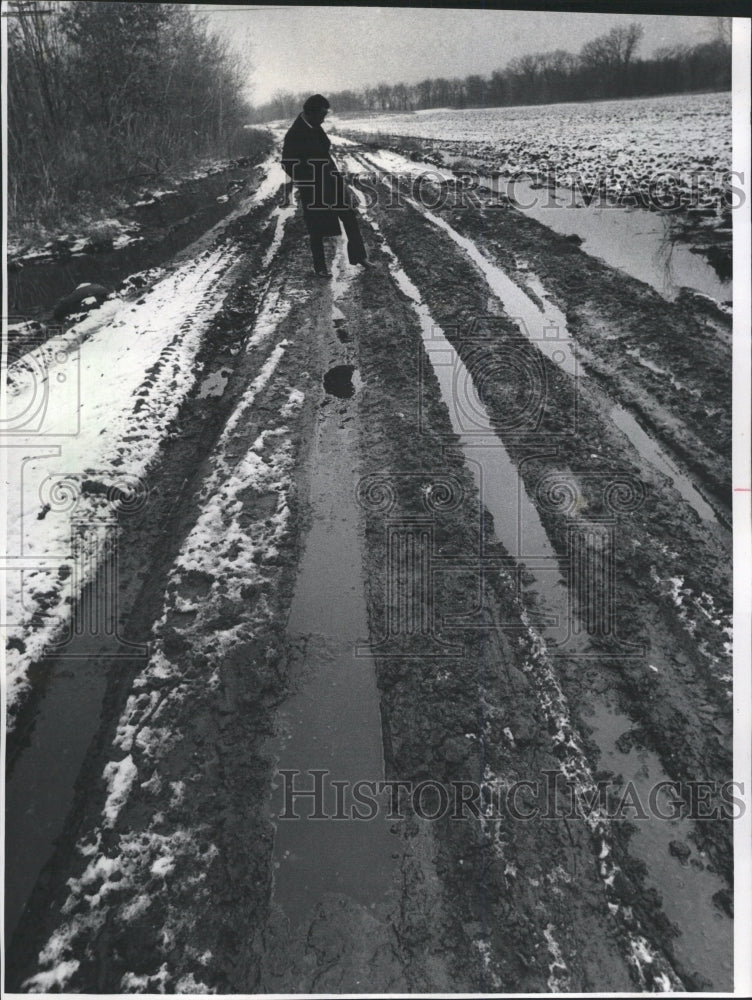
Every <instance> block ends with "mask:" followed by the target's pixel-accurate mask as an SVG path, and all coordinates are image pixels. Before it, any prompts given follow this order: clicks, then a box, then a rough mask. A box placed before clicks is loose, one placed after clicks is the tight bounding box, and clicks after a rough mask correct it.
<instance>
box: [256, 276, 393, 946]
mask: <svg viewBox="0 0 752 1000" xmlns="http://www.w3.org/2000/svg"><path fill="white" fill-rule="evenodd" d="M334 288H335V289H336V288H337V283H336V282H335V283H334ZM335 294H336V293H335ZM336 314H337V313H336V312H335V315H336ZM333 337H334V331H333V330H332V338H333ZM332 342H333V343H335V344H336V343H337V341H336V340H334V339H333V341H332ZM332 373H334V375H333V374H332ZM354 375H355V376H357V372H354V369H353V366H352V365H340V366H337V367H335V368H333V369H331V370H330V371H329V372H327V376H326V377H325V379H324V383H325V388H326V390H327V392H332V391H333V390H334V389H336V390H337V392H336V393H335V396H338V397H339V398H340V399H347V398H349V397H351V396H352V395H353V394H354V392H355V391H356V389H357V379H354V378H353V376H354ZM327 378H328V379H329V382H328V383H327ZM347 405H348V404H347V403H340V402H339V401H337V400H336V399H332V400H331V401H330V402H329V404H328V405H325V406H323V407H322V408H321V409H320V417H319V422H318V426H317V428H316V440H315V445H314V450H313V455H312V458H311V465H310V468H311V493H310V503H311V507H312V526H311V529H310V531H309V533H308V536H307V538H306V543H305V551H304V553H303V557H302V561H301V566H300V571H299V575H298V579H297V583H296V587H295V593H294V596H293V603H292V608H291V611H290V620H289V623H288V639H289V643H290V648H291V650H292V651H293V653H292V660H293V667H292V670H291V682H292V687H293V691H294V693H293V694H292V695H291V697H290V698H289V699H288V700H287V701H286V702H285V703H284V705H283V706H282V708H281V710H280V716H281V730H282V732H281V735H280V736H279V737H278V738H277V739H275V741H274V746H273V747H272V751H273V753H274V755H275V756H276V758H277V772H278V773H277V776H276V778H275V787H274V790H273V795H272V817H273V819H274V822H275V824H276V834H275V838H274V889H273V903H274V905H275V907H278V908H279V909H281V911H282V913H283V914H284V916H285V917H286V918H287V921H288V922H289V925H290V927H291V929H292V930H293V932H294V929H295V928H296V927H301V928H302V929H303V932H305V929H307V926H308V925H309V924H310V923H311V922H312V921H313V919H314V917H315V909H316V906H317V904H319V903H320V902H322V900H323V899H324V897H325V896H326V894H327V893H335V894H338V895H346V896H347V897H349V898H350V899H352V900H355V901H356V902H357V903H359V904H360V905H362V906H364V907H367V908H368V909H369V910H370V911H374V910H376V908H377V907H380V905H381V904H384V903H386V902H387V901H388V899H389V898H390V890H391V888H392V886H393V883H394V878H395V873H396V862H395V861H394V860H393V852H394V851H395V850H396V846H397V841H396V840H395V838H394V836H393V835H392V834H390V832H389V822H388V820H387V819H386V812H387V810H386V809H380V810H379V814H378V815H377V816H376V817H375V818H373V819H372V820H371V821H365V820H364V819H358V818H357V815H356V817H355V818H354V817H353V810H354V809H357V810H358V812H360V813H361V814H362V813H368V812H369V811H370V807H365V806H361V807H358V805H357V803H356V802H354V801H353V798H352V793H353V789H354V786H355V784H356V783H357V782H379V781H382V780H383V779H384V776H385V775H384V755H383V743H382V733H381V712H380V701H379V693H378V689H377V687H376V674H375V670H374V664H373V661H372V659H371V658H370V657H368V656H362V655H357V653H356V649H357V647H358V644H359V643H362V641H363V640H364V638H365V637H366V636H367V635H368V618H367V613H366V603H365V594H364V581H363V576H362V568H361V541H360V537H359V513H358V507H357V503H356V500H355V487H356V483H357V467H358V454H357V432H356V430H355V428H354V426H353V424H352V422H351V421H345V420H342V419H341V418H342V416H343V414H342V413H341V409H342V407H343V406H347ZM313 772H316V773H317V774H318V775H319V776H318V777H317V776H316V774H314V773H313ZM317 781H318V782H320V786H319V787H320V789H321V794H322V798H321V800H320V801H321V802H322V803H323V807H322V808H321V809H320V812H323V813H324V816H323V817H321V818H318V819H316V818H313V817H312V814H313V810H314V802H313V801H312V797H311V796H310V795H309V796H305V794H303V795H302V796H298V797H296V796H295V794H294V793H295V792H296V791H297V790H299V789H307V790H311V789H313V788H314V787H315V783H316V782H317ZM333 782H342V783H346V784H343V785H341V786H340V788H341V789H342V792H341V794H342V798H341V799H340V800H338V799H337V791H336V788H337V786H336V785H334V784H332V783H333ZM363 787H364V788H365V786H363ZM366 794H370V793H369V792H368V790H367V789H366ZM288 807H289V808H288ZM292 813H295V814H297V818H293V817H292V815H291V814H292ZM286 814H287V815H288V817H289V818H283V817H284V816H285V815H286ZM336 814H339V819H335V818H333V817H334V816H335V815H336ZM326 817H328V818H326Z"/></svg>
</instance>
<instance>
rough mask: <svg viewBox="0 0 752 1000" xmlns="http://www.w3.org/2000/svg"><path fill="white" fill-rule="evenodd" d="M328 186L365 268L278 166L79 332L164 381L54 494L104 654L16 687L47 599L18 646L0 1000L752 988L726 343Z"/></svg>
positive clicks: (500, 240)
mask: <svg viewBox="0 0 752 1000" xmlns="http://www.w3.org/2000/svg"><path fill="white" fill-rule="evenodd" d="M339 154H340V156H341V160H342V162H343V163H344V164H345V165H346V167H347V169H348V170H349V171H351V172H352V173H353V175H360V176H359V178H357V179H356V180H354V182H353V196H354V197H355V198H357V199H358V200H359V202H360V206H361V211H362V214H363V230H364V237H365V240H366V244H367V247H368V250H369V254H370V257H371V260H372V262H373V267H372V268H370V269H369V270H368V271H365V272H364V271H361V269H359V268H353V267H350V265H349V264H348V263H347V258H346V254H345V253H344V251H343V247H342V246H341V245H339V246H338V247H337V249H336V252H335V251H334V245H333V244H332V246H331V247H330V248H329V253H330V256H331V259H332V270H333V278H332V280H331V281H330V282H322V281H317V280H316V279H315V278H314V277H313V275H312V273H311V266H310V261H309V254H308V247H307V240H306V236H305V230H304V226H303V223H302V219H301V218H300V216H299V215H298V214H297V213H296V211H295V209H294V208H285V207H282V206H281V204H280V197H279V194H280V186H281V183H282V180H283V177H282V175H281V171H280V169H279V167H278V166H276V164H275V162H274V154H273V155H272V157H271V158H270V159H269V160H268V161H267V162H266V163H265V165H264V167H263V169H262V170H260V171H258V172H257V174H256V175H254V181H253V185H252V189H251V191H250V193H249V196H248V200H247V202H241V203H239V204H238V205H237V206H236V207H235V209H234V210H233V212H232V213H231V214H230V215H229V216H228V217H227V218H226V219H225V220H224V221H223V222H220V223H218V224H217V225H216V226H215V227H214V229H212V230H210V231H209V232H208V233H207V234H205V235H203V236H202V237H201V238H200V239H199V241H198V243H196V244H192V245H190V246H188V247H186V248H185V249H183V250H181V253H180V254H179V255H178V257H177V258H175V260H174V261H171V262H169V263H168V264H167V265H165V267H164V269H156V270H155V271H154V273H147V274H146V278H145V279H144V280H145V282H146V284H145V285H144V284H139V286H138V287H131V288H126V289H125V290H124V291H123V292H122V293H121V295H120V296H119V298H118V299H117V300H116V301H115V302H114V303H113V302H112V301H110V302H108V303H105V304H104V305H102V306H100V307H99V309H98V310H94V311H93V312H91V313H90V314H89V315H88V316H87V318H86V320H83V321H81V320H78V321H77V320H75V318H74V319H73V320H71V321H70V322H69V324H68V326H69V329H68V331H67V333H66V334H65V336H68V337H73V338H77V341H76V342H77V345H78V348H79V350H80V352H81V356H82V357H83V358H84V359H86V358H88V355H87V341H88V342H89V345H90V350H91V353H92V355H93V356H92V357H91V358H89V360H88V361H86V364H87V365H89V367H88V368H86V369H85V370H86V371H87V372H91V371H93V370H94V368H93V367H92V366H95V364H96V351H95V348H96V344H97V342H98V341H97V338H101V337H103V336H105V335H106V334H107V331H108V330H111V329H112V328H113V327H114V326H117V324H118V323H120V322H121V321H124V320H123V318H124V317H127V316H130V315H131V311H132V310H136V309H137V306H139V303H140V308H141V309H142V310H143V312H144V314H145V315H146V316H147V317H149V318H148V321H146V325H147V326H149V328H150V329H151V330H152V333H151V336H152V337H153V346H150V343H151V342H150V341H149V340H148V339H146V338H143V337H141V339H139V340H138V344H139V345H140V346H139V348H138V349H139V351H142V352H144V353H143V356H144V357H145V358H146V359H147V360H148V359H149V351H150V350H152V351H153V352H154V354H155V356H154V358H152V359H151V360H152V364H151V365H146V364H145V365H144V370H143V377H140V378H137V379H135V382H134V385H133V388H132V390H131V389H129V390H128V396H127V406H126V408H125V409H124V410H123V412H124V414H125V417H124V418H123V421H124V422H123V427H124V430H123V433H122V434H121V436H120V437H116V436H113V438H112V442H111V448H112V453H111V454H110V453H107V452H106V450H105V446H104V445H103V446H102V448H101V449H100V451H99V452H91V451H89V452H88V454H89V455H91V454H96V455H97V461H98V462H99V465H100V466H101V469H100V468H99V466H97V468H91V467H89V466H90V463H91V462H92V461H93V459H91V458H90V459H89V460H88V461H87V463H85V464H83V465H82V466H81V467H80V469H74V470H73V471H72V472H71V473H70V475H69V476H68V479H69V480H70V482H71V483H72V484H73V488H74V490H75V491H77V492H76V497H77V498H78V502H80V503H81V504H84V505H86V504H88V505H89V506H88V507H86V510H87V511H88V512H89V515H91V516H93V514H92V511H93V510H94V507H93V506H92V505H93V504H94V503H95V501H96V503H97V504H98V505H99V506H97V507H96V510H97V511H99V512H100V513H101V510H100V508H101V509H104V507H105V506H106V507H107V512H108V518H109V519H106V518H105V519H104V520H103V521H102V523H103V524H105V526H106V527H107V530H108V531H109V532H110V535H109V536H108V537H116V538H117V553H118V559H117V560H116V561H112V560H109V561H108V560H107V559H105V558H104V557H101V558H100V559H99V561H98V562H97V561H96V559H95V558H94V557H93V556H91V555H89V556H88V558H89V559H90V561H92V560H93V562H92V566H91V572H90V573H89V576H88V577H86V576H82V577H81V579H82V580H83V581H84V582H85V585H82V589H81V593H80V595H77V594H76V593H75V592H73V593H72V595H71V596H72V600H71V601H70V602H68V609H69V613H70V607H71V606H72V607H73V608H74V616H76V621H80V620H86V621H88V622H89V623H91V622H94V621H96V622H98V623H99V628H91V627H88V628H83V627H82V628H78V629H74V630H72V634H71V635H70V637H69V641H68V642H67V643H66V645H65V648H64V655H63V656H57V657H47V658H42V657H41V655H38V654H37V655H32V652H28V653H27V652H25V651H26V650H27V647H28V649H29V650H33V648H34V647H33V643H32V642H31V641H30V639H29V636H30V635H31V632H33V629H34V628H38V627H40V623H41V625H44V615H45V614H46V613H47V612H49V610H50V608H52V609H53V610H57V611H59V610H60V608H61V606H62V604H61V602H64V597H61V594H63V593H64V591H63V590H62V589H61V588H62V587H63V582H65V581H66V579H67V574H65V573H62V574H60V573H58V578H59V579H58V582H55V581H53V583H49V581H48V582H47V583H46V584H45V589H44V590H41V589H40V588H38V590H37V591H34V592H33V593H32V597H33V599H34V600H36V602H37V603H36V614H37V618H36V619H35V620H34V622H33V623H32V626H33V627H32V626H30V627H29V629H27V632H26V633H24V635H25V638H19V639H17V640H16V641H15V643H14V655H15V654H17V655H18V657H21V658H23V656H25V655H26V656H27V659H28V661H29V662H28V672H27V674H26V675H24V676H25V680H24V681H23V683H21V682H19V688H18V691H19V694H18V702H17V704H16V705H15V707H14V713H13V723H14V725H13V729H12V730H11V732H10V733H9V739H8V775H7V785H6V789H7V792H6V795H7V804H8V810H7V818H6V828H7V833H6V850H7V852H8V861H9V864H8V867H7V869H6V871H7V873H8V874H7V876H6V896H7V898H6V933H7V943H8V950H7V974H6V975H7V978H6V985H7V986H8V988H10V989H12V990H20V991H24V992H26V991H36V992H45V991H56V990H64V991H66V992H92V991H93V992H161V991H165V992H192V991H199V992H220V993H234V992H242V993H248V992H337V991H341V992H348V993H353V992H355V993H357V992H389V991H400V992H429V991H430V992H437V993H445V992H474V991H482V992H529V993H537V992H548V991H551V990H559V991H572V992H580V991H583V992H603V991H615V992H619V991H632V990H644V991H655V990H666V989H667V990H690V991H693V990H702V989H715V990H727V989H730V988H731V987H732V984H733V903H732V890H733V830H732V827H733V818H734V816H735V815H737V814H738V809H739V805H738V802H736V801H735V799H734V796H735V795H736V794H737V793H736V791H735V789H734V788H733V787H731V786H730V784H729V782H730V780H731V776H732V757H731V732H732V702H731V659H730V624H731V593H730V568H729V567H730V551H731V548H730V546H731V537H730V531H729V525H730V500H731V493H730V484H731V480H730V411H729V406H730V379H731V348H730V320H729V318H728V316H727V314H726V313H725V312H724V311H723V310H720V309H715V308H713V307H712V306H711V305H708V306H707V307H706V309H705V311H704V312H700V311H699V308H698V306H697V303H696V302H695V301H693V300H692V299H691V298H688V297H679V298H677V299H675V300H674V301H669V300H668V299H666V298H664V297H662V296H661V295H660V294H659V293H658V291H656V290H655V289H654V288H652V287H650V286H649V285H648V284H645V283H643V282H641V281H639V280H637V279H636V278H633V277H630V276H629V275H628V274H626V273H624V272H622V271H618V270H615V269H614V268H612V267H610V266H609V265H608V264H606V263H605V262H603V261H601V260H599V259H596V258H594V257H591V256H589V255H588V254H586V253H585V252H583V251H582V250H581V249H580V248H579V247H578V245H577V244H576V242H573V241H572V240H568V239H567V238H566V237H565V236H563V235H561V234H560V233H556V232H554V231H553V230H551V229H549V228H547V227H546V226H545V225H543V224H542V223H541V221H539V220H537V219H535V218H532V217H529V216H525V215H523V214H522V213H520V212H519V211H517V210H516V209H515V208H514V207H513V206H512V205H511V204H509V203H507V204H502V203H499V200H498V198H497V199H495V201H496V204H494V205H493V207H491V206H489V205H488V204H486V203H485V202H484V200H483V199H480V201H477V202H475V203H468V202H467V201H466V199H463V198H462V197H461V194H462V190H461V187H460V186H459V185H453V184H452V183H451V182H449V181H445V182H444V183H443V184H440V183H438V182H437V181H436V178H434V180H433V181H431V182H429V183H428V184H426V185H422V186H421V188H420V191H421V192H422V194H423V197H422V200H421V198H420V197H417V196H416V188H415V184H414V171H415V167H416V165H415V163H413V162H412V161H410V160H408V159H405V158H403V157H401V156H400V154H399V152H392V154H390V155H391V157H392V158H391V160H390V174H389V175H386V174H385V173H384V172H383V169H381V167H380V164H379V162H378V156H377V154H378V151H375V150H374V149H373V148H372V147H367V146H359V145H358V144H357V143H348V144H347V145H344V144H343V146H342V148H341V149H340V150H339ZM374 157H376V159H375V158H374ZM426 195H430V196H431V197H426ZM429 206H433V207H429ZM332 255H333V256H332ZM170 281H171V282H172V283H173V284H171V285H169V289H170V291H169V294H167V293H164V292H163V293H160V291H159V290H160V288H162V289H164V288H166V287H168V286H166V285H165V284H164V283H165V282H170ZM201 281H206V291H205V293H202V295H203V302H204V305H205V308H204V309H203V312H201V315H200V317H199V318H197V316H198V314H196V315H194V316H193V317H192V315H191V313H190V312H186V313H185V315H183V314H182V313H181V308H180V306H181V302H182V301H186V302H189V290H190V289H195V288H200V287H202V286H201V284H200V283H201ZM160 295H161V297H160ZM150 296H151V298H150ZM150 303H152V305H153V308H152V313H150V312H149V310H150ZM168 307H169V308H170V309H172V310H174V314H173V313H170V316H171V317H172V319H171V322H174V330H175V332H174V335H173V333H172V329H173V328H169V337H167V334H165V337H167V339H166V340H165V341H164V342H162V341H160V340H159V331H160V330H162V329H163V328H164V329H165V330H168V327H167V326H165V324H162V326H160V325H159V323H158V322H157V320H156V319H155V318H154V316H155V315H156V312H155V311H158V310H159V309H164V310H166V309H168ZM98 316H99V317H100V318H101V321H100V320H98V319H97V317H98ZM140 316H141V313H139V312H138V311H136V312H135V317H134V318H132V319H131V320H130V322H131V323H132V324H134V325H135V326H134V329H133V330H130V328H127V335H128V336H133V337H134V341H133V343H134V344H135V343H136V342H137V341H136V338H137V337H138V336H139V335H140V334H141V333H143V330H140V329H139V328H138V322H139V317H140ZM154 330H156V331H157V333H154ZM77 331H78V332H77ZM125 335H126V333H123V336H125ZM170 337H172V339H170ZM105 343H109V342H108V341H105ZM144 345H146V346H144ZM186 345H188V346H186ZM190 345H193V346H190ZM181 351H182V352H183V353H182V354H181V353H180V352H181ZM160 352H161V353H160ZM99 353H100V354H101V350H100V351H99ZM139 356H141V355H139ZM21 360H23V359H21ZM164 372H166V373H167V376H165V377H163V373H164ZM168 376H169V377H168ZM103 377H104V376H103ZM82 399H83V401H84V403H85V402H86V397H85V396H82ZM166 399H169V400H170V401H171V403H172V404H173V405H172V408H171V409H170V408H167V409H165V407H164V406H162V404H163V403H164V401H165V400H166ZM117 405H119V403H118V400H117V399H113V402H112V407H113V412H114V411H115V409H116V408H117ZM160 407H161V408H160ZM119 412H120V411H118V413H119ZM129 414H130V415H131V416H132V418H133V419H132V420H131V417H129ZM136 416H138V419H136ZM85 420H86V416H85V415H84V423H85ZM129 420H131V422H130V423H129ZM113 422H114V417H113ZM134 426H135V427H136V431H135V432H134V431H133V427H134ZM129 428H130V430H129ZM134 433H135V434H136V440H135V442H134V441H133V440H131V438H132V436H133V434H134ZM108 440H109V439H108ZM152 441H156V445H157V446H156V447H155V448H154V449H153V451H152V452H149V456H150V457H149V459H148V461H146V459H144V460H143V462H142V463H141V465H140V466H137V465H134V464H133V463H132V462H131V451H129V448H130V449H133V448H135V449H136V450H138V449H139V447H140V448H141V449H142V450H141V454H142V455H143V454H146V444H145V443H144V442H146V443H149V442H152ZM97 447H98V446H97ZM107 447H108V448H109V447H110V445H109V444H107ZM63 454H65V451H64V448H63ZM129 462H130V463H131V464H129ZM124 463H125V464H124ZM124 467H125V468H128V469H131V468H133V469H135V470H136V471H137V472H138V477H139V478H138V483H139V486H138V488H135V487H133V488H130V489H129V490H124V489H123V488H122V487H120V488H119V489H120V492H118V490H117V489H116V488H115V486H113V485H112V484H113V482H114V481H115V479H116V478H117V476H116V473H117V471H118V469H120V470H121V471H122V469H123V468H124ZM108 477H109V478H108ZM113 477H114V478H113ZM87 484H88V485H87ZM92 484H94V485H92ZM97 484H100V485H99V486H98V485H97ZM51 510H52V514H51V515H50V514H49V511H45V512H44V513H43V515H42V517H43V518H44V517H47V516H53V515H55V514H56V511H57V508H55V507H54V505H53V506H52V507H51ZM61 516H68V517H70V514H67V515H66V514H65V513H63V514H62V515H61ZM102 517H104V515H102ZM97 523H99V522H97ZM40 530H41V529H40ZM103 530H104V529H103ZM87 551H88V550H87ZM103 551H104V548H103ZM60 581H62V582H60ZM40 587H41V585H40ZM113 587H114V588H115V590H116V592H117V595H118V600H117V601H116V602H112V601H109V602H108V600H107V594H108V593H110V590H111V589H112V588H113ZM55 588H57V589H55ZM108 588H109V589H108ZM65 593H68V591H65ZM45 595H46V596H45ZM32 604H33V601H32ZM87 616H88V617H87ZM124 650H125V652H124ZM20 669H21V667H20V666H19V670H20ZM19 676H21V675H20V674H19ZM74 737H75V738H74ZM312 813H313V817H314V818H310V816H311V814H312ZM16 859H17V860H16Z"/></svg>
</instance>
